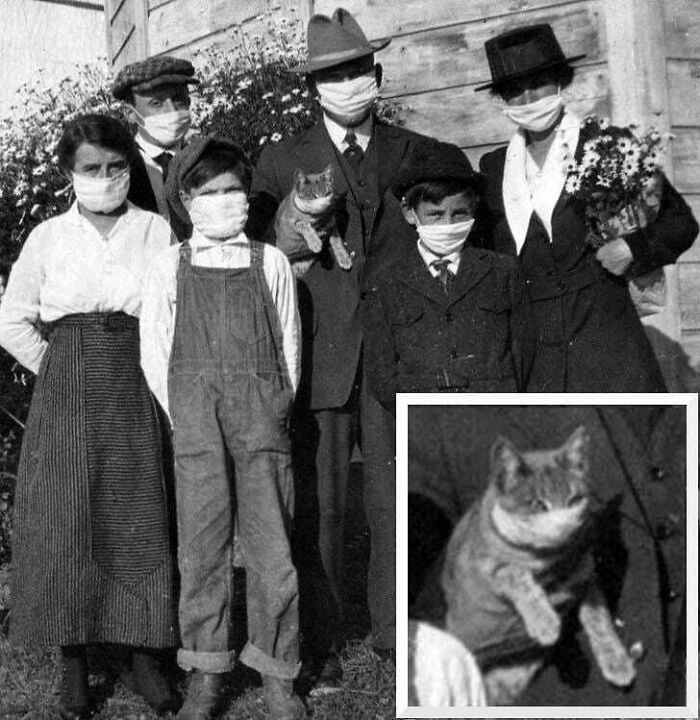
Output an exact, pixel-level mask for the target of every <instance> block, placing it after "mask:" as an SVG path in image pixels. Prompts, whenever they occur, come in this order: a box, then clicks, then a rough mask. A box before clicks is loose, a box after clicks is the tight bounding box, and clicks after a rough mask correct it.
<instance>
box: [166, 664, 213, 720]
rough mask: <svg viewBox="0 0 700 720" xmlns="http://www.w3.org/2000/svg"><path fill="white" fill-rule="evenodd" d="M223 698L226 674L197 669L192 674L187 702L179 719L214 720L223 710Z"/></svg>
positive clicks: (178, 716) (179, 714) (181, 710)
mask: <svg viewBox="0 0 700 720" xmlns="http://www.w3.org/2000/svg"><path fill="white" fill-rule="evenodd" d="M223 700H224V676H223V675H222V674H221V673H205V672H201V671H199V670H195V671H194V672H193V673H192V675H190V680H189V683H188V685H187V697H186V698H185V704H184V705H183V706H182V707H181V708H180V712H179V713H178V714H177V720H213V718H215V717H216V716H217V715H218V714H219V713H220V712H221V709H222V705H223Z"/></svg>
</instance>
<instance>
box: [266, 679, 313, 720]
mask: <svg viewBox="0 0 700 720" xmlns="http://www.w3.org/2000/svg"><path fill="white" fill-rule="evenodd" d="M262 679H263V693H264V695H265V703H266V704H267V710H268V712H269V717H270V718H271V720H303V719H304V718H307V717H308V715H307V713H306V708H305V707H304V703H303V702H302V701H301V698H300V697H299V696H298V695H297V694H296V693H295V692H294V682H293V681H292V680H283V679H282V678H278V677H273V676H272V675H263V676H262Z"/></svg>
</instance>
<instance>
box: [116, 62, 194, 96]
mask: <svg viewBox="0 0 700 720" xmlns="http://www.w3.org/2000/svg"><path fill="white" fill-rule="evenodd" d="M198 84H199V80H198V79H197V78H196V77H194V66H193V65H192V63H191V62H190V61H189V60H185V59H184V58H176V57H171V56H170V55H158V56H155V57H150V58H146V59H145V60H141V61H139V62H135V63H131V64H129V65H125V66H124V67H123V68H122V69H121V70H120V71H119V72H118V73H117V76H116V78H115V79H114V82H113V83H112V95H114V97H115V98H116V99H117V100H125V101H126V100H128V99H129V96H130V94H131V93H132V92H137V93H146V92H149V91H150V90H153V89H155V88H157V87H161V86H162V85H198Z"/></svg>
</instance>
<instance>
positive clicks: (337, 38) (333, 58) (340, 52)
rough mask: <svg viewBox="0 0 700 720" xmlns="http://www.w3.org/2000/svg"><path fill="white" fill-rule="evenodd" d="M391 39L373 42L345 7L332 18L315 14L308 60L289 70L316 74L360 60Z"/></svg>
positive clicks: (308, 37)
mask: <svg viewBox="0 0 700 720" xmlns="http://www.w3.org/2000/svg"><path fill="white" fill-rule="evenodd" d="M390 42H391V38H388V39H384V40H374V41H371V42H370V41H369V40H368V39H367V37H366V36H365V34H364V32H362V28H361V27H360V26H359V25H358V24H357V21H356V20H355V18H354V17H353V16H352V15H351V14H350V13H349V12H348V11H347V10H344V9H343V8H338V9H337V10H336V11H335V12H334V13H333V16H332V17H328V16H327V15H314V16H313V17H312V18H311V19H310V20H309V26H308V30H307V33H306V44H307V48H308V59H307V61H306V62H305V63H304V64H303V65H298V66H297V67H293V68H290V69H289V72H292V73H313V72H317V71H319V70H324V69H326V68H331V67H335V66H336V65H343V64H344V63H347V62H351V61H353V60H359V59H360V58H363V57H366V56H367V55H373V54H374V53H375V52H377V51H379V50H382V49H384V48H385V47H386V46H387V45H388V44H389V43H390Z"/></svg>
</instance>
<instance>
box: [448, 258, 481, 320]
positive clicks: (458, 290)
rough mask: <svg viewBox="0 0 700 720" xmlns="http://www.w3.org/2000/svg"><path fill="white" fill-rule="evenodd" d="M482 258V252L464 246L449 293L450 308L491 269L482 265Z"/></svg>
mask: <svg viewBox="0 0 700 720" xmlns="http://www.w3.org/2000/svg"><path fill="white" fill-rule="evenodd" d="M484 257H485V253H484V251H483V250H478V249H476V248H472V247H469V246H465V248H464V250H463V251H462V257H461V258H460V261H459V267H458V268H457V276H456V277H455V282H454V285H453V286H452V292H451V293H450V297H449V305H450V306H452V305H454V304H455V303H458V302H459V301H460V300H461V299H462V298H463V297H464V296H465V295H466V294H467V293H468V292H469V291H470V290H471V289H472V288H473V287H475V286H476V285H478V284H479V283H480V282H481V281H482V279H483V278H484V276H485V275H487V274H488V273H489V272H490V271H491V267H490V266H489V265H487V264H486V263H484V260H483V258H484Z"/></svg>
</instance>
